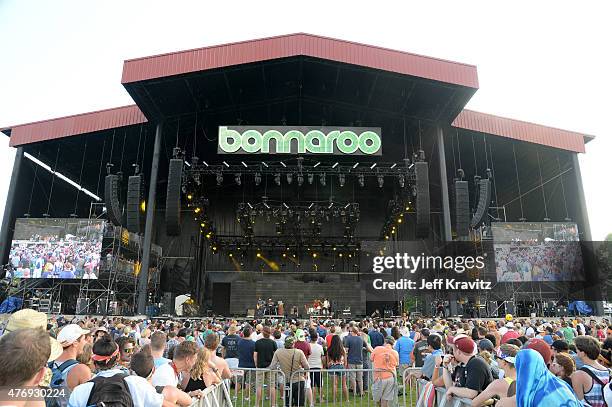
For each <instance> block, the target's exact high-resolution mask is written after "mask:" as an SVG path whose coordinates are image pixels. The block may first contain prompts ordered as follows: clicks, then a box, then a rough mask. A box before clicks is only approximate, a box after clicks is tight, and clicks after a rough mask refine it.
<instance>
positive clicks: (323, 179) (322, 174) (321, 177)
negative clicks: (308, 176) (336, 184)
mask: <svg viewBox="0 0 612 407" xmlns="http://www.w3.org/2000/svg"><path fill="white" fill-rule="evenodd" d="M319 180H320V181H321V185H322V186H325V185H327V181H326V180H325V173H321V175H320V176H319Z"/></svg>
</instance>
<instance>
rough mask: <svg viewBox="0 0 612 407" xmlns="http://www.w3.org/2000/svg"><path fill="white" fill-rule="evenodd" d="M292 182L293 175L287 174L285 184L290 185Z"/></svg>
mask: <svg viewBox="0 0 612 407" xmlns="http://www.w3.org/2000/svg"><path fill="white" fill-rule="evenodd" d="M292 182H293V174H291V173H287V184H289V185H291V183H292Z"/></svg>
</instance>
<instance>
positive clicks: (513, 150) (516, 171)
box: [512, 144, 525, 220]
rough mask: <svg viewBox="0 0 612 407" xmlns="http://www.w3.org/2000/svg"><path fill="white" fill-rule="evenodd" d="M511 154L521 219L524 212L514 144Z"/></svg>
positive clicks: (523, 217)
mask: <svg viewBox="0 0 612 407" xmlns="http://www.w3.org/2000/svg"><path fill="white" fill-rule="evenodd" d="M512 155H513V156H514V171H515V173H516V184H517V185H518V192H519V204H520V205H521V220H523V219H525V214H524V213H523V195H521V181H520V179H519V173H518V165H517V164H516V148H515V145H514V144H512Z"/></svg>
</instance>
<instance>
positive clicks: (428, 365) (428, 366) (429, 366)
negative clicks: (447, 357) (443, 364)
mask: <svg viewBox="0 0 612 407" xmlns="http://www.w3.org/2000/svg"><path fill="white" fill-rule="evenodd" d="M436 356H440V357H443V356H444V352H442V349H436V350H434V351H433V352H431V353H430V354H429V355H427V356H425V361H424V362H423V367H422V368H421V373H422V374H423V376H425V377H427V378H428V379H431V378H432V377H433V374H434V369H435V368H436Z"/></svg>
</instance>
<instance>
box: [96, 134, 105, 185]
mask: <svg viewBox="0 0 612 407" xmlns="http://www.w3.org/2000/svg"><path fill="white" fill-rule="evenodd" d="M105 149H106V138H105V139H104V142H103V143H102V154H100V171H99V172H98V185H96V195H100V179H102V165H103V164H104V150H105Z"/></svg>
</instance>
